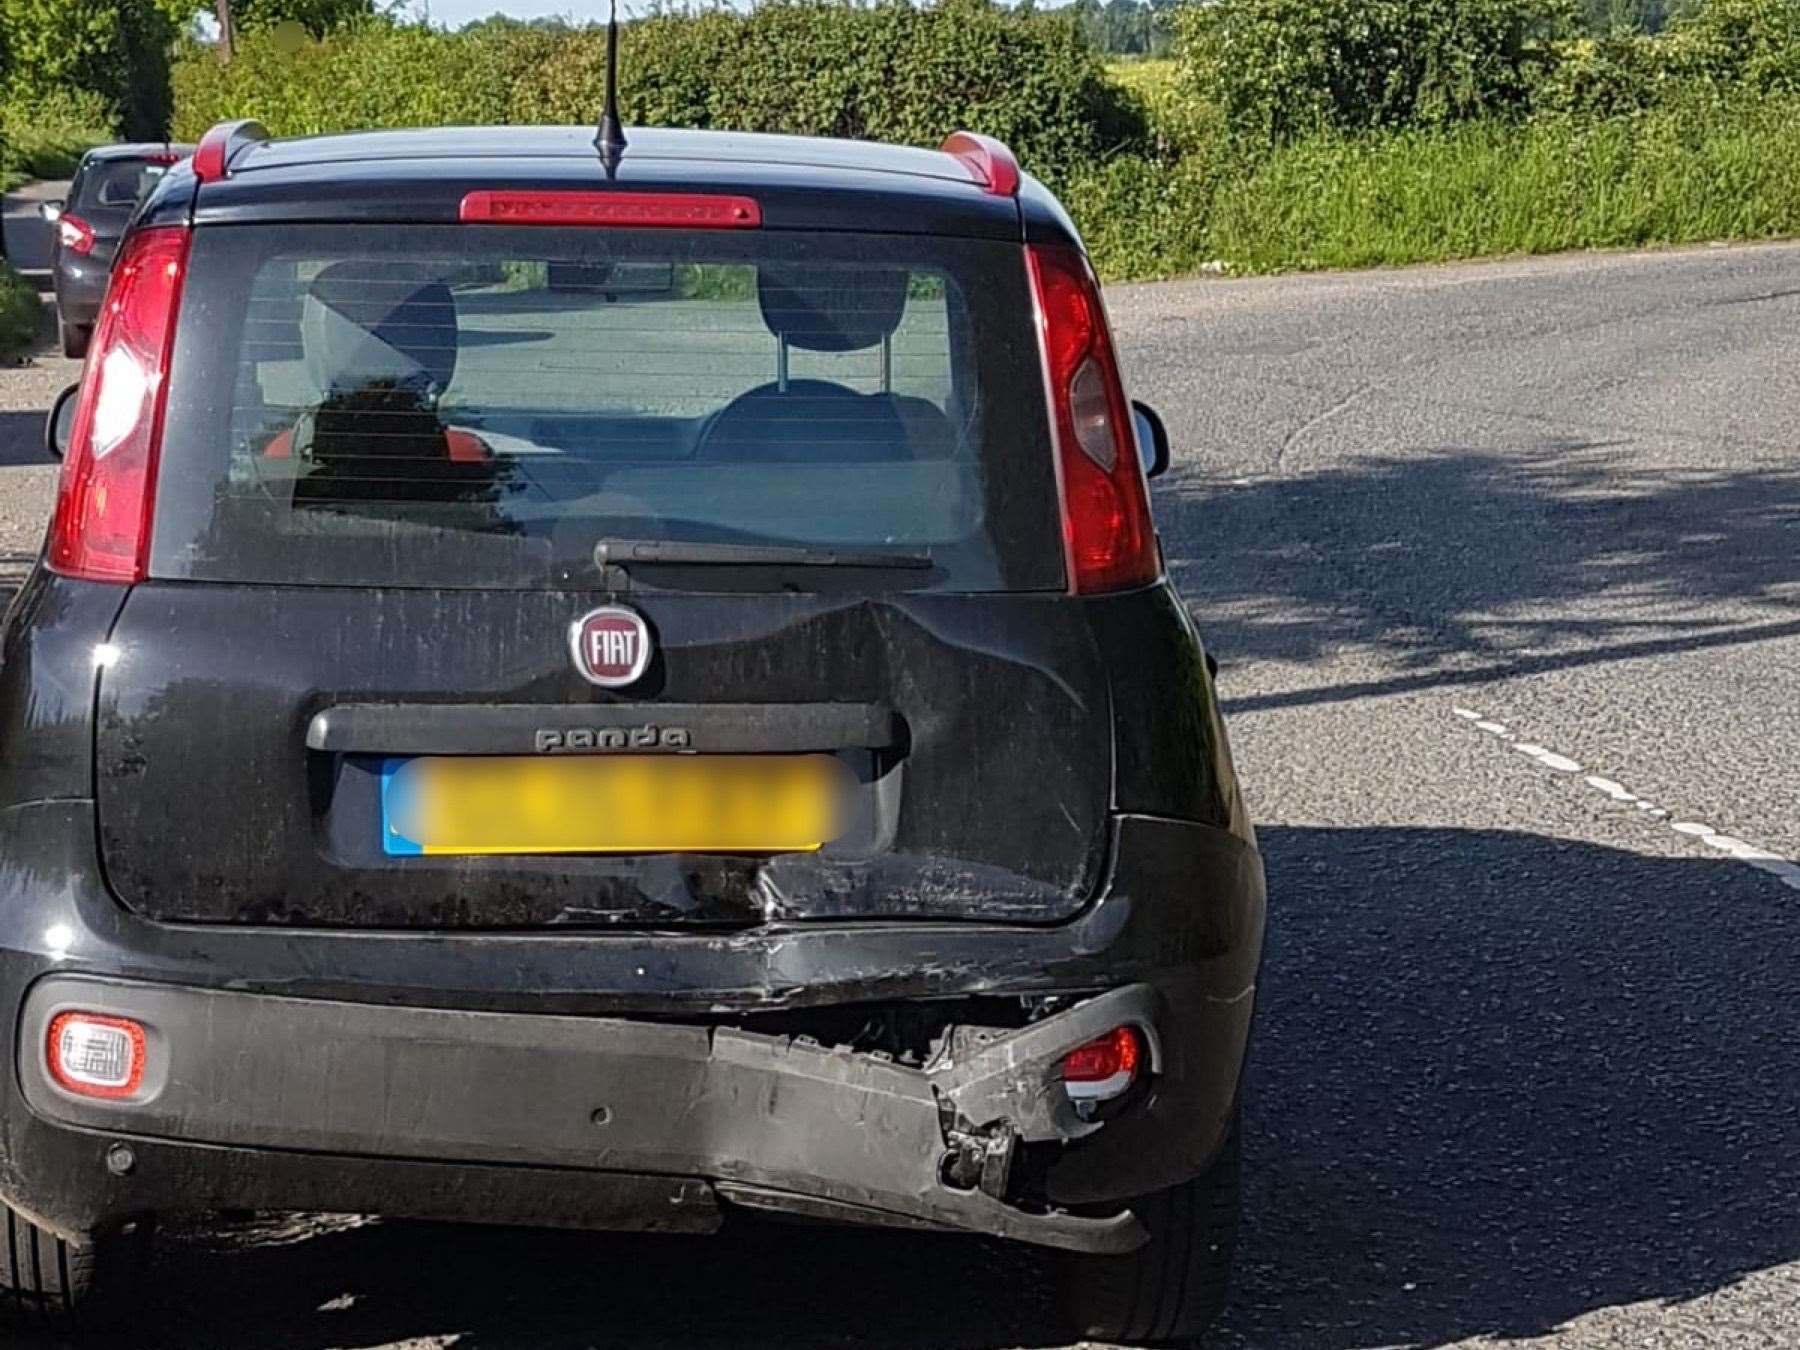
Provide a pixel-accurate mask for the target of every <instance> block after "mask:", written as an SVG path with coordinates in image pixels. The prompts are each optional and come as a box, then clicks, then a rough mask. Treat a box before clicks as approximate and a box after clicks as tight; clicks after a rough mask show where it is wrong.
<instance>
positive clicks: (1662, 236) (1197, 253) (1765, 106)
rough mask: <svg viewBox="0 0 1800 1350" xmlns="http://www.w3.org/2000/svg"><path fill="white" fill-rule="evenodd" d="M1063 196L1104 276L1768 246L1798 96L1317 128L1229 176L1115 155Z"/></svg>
mask: <svg viewBox="0 0 1800 1350" xmlns="http://www.w3.org/2000/svg"><path fill="white" fill-rule="evenodd" d="M1067 200H1068V202H1069V205H1070V207H1071V210H1072V212H1073V214H1074V215H1075V217H1076V221H1077V223H1078V224H1079V225H1080V226H1081V227H1082V229H1083V230H1084V231H1085V232H1086V234H1087V237H1088V242H1089V244H1090V247H1091V248H1092V249H1093V251H1094V257H1095V262H1096V265H1097V266H1098V267H1099V268H1100V269H1101V271H1102V273H1103V274H1105V275H1108V276H1111V277H1115V278H1116V277H1123V276H1170V275H1175V274H1178V273H1182V272H1192V271H1194V270H1196V269H1198V268H1200V267H1202V266H1206V265H1208V264H1209V263H1210V264H1214V265H1223V266H1225V267H1227V268H1228V270H1230V271H1232V272H1234V273H1239V272H1273V271H1284V270H1289V269H1296V268H1315V267H1370V266H1391V265H1399V264H1405V263H1419V262H1441V261H1446V260H1449V259H1454V258H1474V257H1483V256H1492V255H1495V254H1509V253H1544V252H1551V251H1555V250H1561V249H1572V248H1617V247H1634V246H1639V245H1645V244H1679V243H1692V242H1698V241H1702V240H1715V239H1758V238H1774V237H1778V236H1782V235H1792V234H1796V233H1800V97H1797V96H1768V97H1752V96H1743V95H1740V96H1737V97H1733V98H1729V99H1724V100H1704V99H1687V100H1683V101H1680V102H1675V103H1670V104H1667V105H1665V106H1662V107H1658V108H1654V109H1650V110H1647V111H1644V112H1642V113H1639V114H1637V115H1634V116H1629V117H1618V118H1607V119H1598V120H1592V121H1585V120H1582V119H1577V118H1544V119H1541V120H1536V121H1530V122H1525V123H1519V122H1506V121H1499V120H1488V121H1478V122H1470V123H1464V124H1460V125H1457V126H1453V127H1447V128H1440V129H1418V128H1414V129H1409V130H1402V131H1397V132H1371V133H1363V134H1359V135H1345V134H1342V133H1338V132H1325V133H1321V134H1319V135H1316V136H1312V137H1307V138H1304V139H1301V140H1298V141H1294V142H1291V143H1290V144H1288V145H1285V146H1282V147H1280V148H1278V149H1276V150H1273V151H1271V152H1269V153H1267V154H1266V155H1264V156H1262V157H1260V158H1259V159H1258V160H1257V161H1256V162H1255V163H1254V164H1253V165H1250V164H1242V165H1239V166H1238V167H1237V168H1236V169H1235V170H1233V171H1230V172H1219V171H1215V172H1212V173H1202V172H1200V171H1199V170H1198V168H1197V167H1196V166H1194V165H1192V164H1191V163H1187V162H1184V163H1183V164H1182V165H1180V166H1178V167H1177V168H1176V169H1173V170H1171V169H1170V168H1168V167H1167V166H1164V165H1159V164H1155V163H1152V162H1150V161H1147V160H1142V159H1137V160H1128V159H1121V160H1119V161H1115V162H1114V163H1113V164H1111V165H1108V166H1106V168H1105V169H1104V170H1103V171H1101V172H1099V173H1096V174H1094V175H1090V176H1086V177H1083V178H1082V179H1080V180H1078V182H1077V183H1076V184H1075V185H1073V186H1072V187H1071V189H1070V191H1069V193H1068V196H1067ZM1138 220H1142V221H1144V222H1146V225H1147V228H1144V229H1142V230H1138V229H1135V228H1134V227H1133V225H1132V222H1134V221H1138Z"/></svg>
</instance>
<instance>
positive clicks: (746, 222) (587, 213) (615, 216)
mask: <svg viewBox="0 0 1800 1350" xmlns="http://www.w3.org/2000/svg"><path fill="white" fill-rule="evenodd" d="M458 215H459V217H460V218H461V219H462V220H463V221H465V222H469V223H474V224H488V225H613V226H622V227H636V228H658V227H660V228H675V229H686V230H753V229H755V228H756V227H757V226H759V225H761V224H762V207H761V206H760V205H758V204H757V201H756V199H755V198H754V197H725V196H720V195H718V194H715V193H704V192H471V193H470V194H469V195H468V196H466V197H464V198H463V199H462V207H461V209H460V211H459V212H458Z"/></svg>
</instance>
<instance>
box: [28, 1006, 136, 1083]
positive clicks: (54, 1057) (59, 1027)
mask: <svg viewBox="0 0 1800 1350" xmlns="http://www.w3.org/2000/svg"><path fill="white" fill-rule="evenodd" d="M148 1045H149V1038H148V1036H147V1035H146V1034H145V1032H144V1028H143V1027H141V1026H140V1025H138V1024H137V1023H136V1022H133V1021H130V1020H128V1019H126V1018H123V1017H103V1016H101V1015H100V1014H99V1013H85V1012H67V1013H59V1014H58V1015H57V1016H56V1017H55V1018H53V1019H52V1020H51V1022H50V1034H49V1036H48V1037H47V1038H46V1044H45V1046H44V1062H45V1064H46V1065H47V1066H48V1067H49V1069H50V1077H51V1078H53V1079H55V1080H56V1082H57V1084H58V1085H59V1086H60V1087H62V1088H63V1089H64V1090H66V1091H68V1092H73V1093H75V1094H76V1095H78V1096H82V1097H107V1098H119V1097H131V1096H135V1095H136V1093H137V1090H138V1089H139V1088H140V1087H142V1086H143V1083H144V1059H145V1054H146V1051H147V1049H148Z"/></svg>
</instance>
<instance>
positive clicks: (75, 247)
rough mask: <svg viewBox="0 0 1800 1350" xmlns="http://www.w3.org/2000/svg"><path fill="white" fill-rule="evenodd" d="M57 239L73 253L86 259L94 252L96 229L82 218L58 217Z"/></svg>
mask: <svg viewBox="0 0 1800 1350" xmlns="http://www.w3.org/2000/svg"><path fill="white" fill-rule="evenodd" d="M56 238H57V241H58V242H59V243H60V244H61V245H62V246H63V247H64V248H66V249H68V250H69V252H71V253H79V254H81V255H82V256H83V257H86V256H87V255H88V254H90V253H92V252H93V251H94V227H93V226H92V225H90V224H88V223H87V222H86V221H85V220H83V219H82V218H81V217H80V216H69V215H63V216H58V217H57V218H56Z"/></svg>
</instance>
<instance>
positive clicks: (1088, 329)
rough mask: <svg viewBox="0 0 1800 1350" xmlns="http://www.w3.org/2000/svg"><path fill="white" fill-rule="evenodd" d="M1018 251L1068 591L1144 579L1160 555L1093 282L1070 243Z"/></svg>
mask: <svg viewBox="0 0 1800 1350" xmlns="http://www.w3.org/2000/svg"><path fill="white" fill-rule="evenodd" d="M1025 257H1026V260H1027V263H1028V265H1029V266H1030V269H1031V284H1032V289H1033V292H1034V294H1035V297H1036V301H1037V311H1038V328H1039V332H1040V333H1041V335H1042V342H1043V349H1044V368H1045V372H1046V374H1047V376H1048V378H1049V381H1050V406H1051V411H1052V413H1053V415H1054V417H1055V431H1056V448H1057V463H1058V467H1059V469H1060V476H1061V483H1062V506H1063V535H1064V538H1065V540H1066V542H1067V547H1068V555H1069V571H1070V586H1071V589H1073V590H1074V591H1075V592H1076V593H1077V594H1078V595H1092V594H1094V593H1096V592H1099V591H1118V590H1126V589H1129V588H1130V587H1133V586H1141V585H1144V584H1145V583H1146V582H1149V581H1153V580H1155V578H1156V574H1157V572H1158V571H1159V570H1160V568H1161V561H1160V559H1159V558H1158V556H1157V549H1156V529H1155V527H1154V526H1153V525H1152V524H1151V521H1150V495H1149V491H1148V489H1147V488H1146V486H1145V484H1144V470H1143V466H1142V465H1141V464H1139V463H1138V455H1137V444H1136V439H1135V436H1134V433H1133V430H1132V421H1131V408H1130V406H1129V405H1128V404H1127V403H1126V401H1125V388H1124V386H1123V385H1122V384H1121V383H1120V381H1119V365H1118V360H1117V358H1116V357H1115V356H1114V354H1113V344H1112V333H1111V331H1110V330H1109V329H1108V327H1107V323H1106V311H1105V309H1104V307H1103V306H1102V305H1101V303H1100V287H1099V285H1098V283H1097V282H1096V281H1095V280H1094V274H1093V271H1092V270H1091V269H1090V268H1089V267H1088V264H1087V259H1086V258H1084V257H1083V256H1082V255H1081V253H1080V252H1079V251H1078V250H1076V249H1073V248H1067V247H1063V246H1035V247H1032V248H1029V249H1027V250H1026V253H1025Z"/></svg>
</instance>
